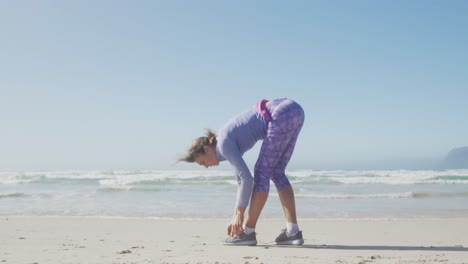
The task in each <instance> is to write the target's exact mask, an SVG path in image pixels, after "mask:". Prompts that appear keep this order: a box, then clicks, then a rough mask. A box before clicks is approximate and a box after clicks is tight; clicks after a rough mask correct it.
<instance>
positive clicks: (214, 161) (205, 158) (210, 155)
mask: <svg viewBox="0 0 468 264" xmlns="http://www.w3.org/2000/svg"><path fill="white" fill-rule="evenodd" d="M204 148H205V154H200V155H198V156H197V157H196V158H195V162H196V163H197V164H198V165H200V166H204V167H205V168H208V167H211V166H218V165H219V161H218V158H217V157H216V151H215V149H214V147H212V146H205V147H204Z"/></svg>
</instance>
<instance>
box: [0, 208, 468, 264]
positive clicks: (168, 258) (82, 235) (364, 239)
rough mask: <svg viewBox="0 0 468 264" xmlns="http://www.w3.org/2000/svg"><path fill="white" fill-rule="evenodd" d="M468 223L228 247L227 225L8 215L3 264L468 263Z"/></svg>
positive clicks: (0, 251) (314, 234)
mask: <svg viewBox="0 0 468 264" xmlns="http://www.w3.org/2000/svg"><path fill="white" fill-rule="evenodd" d="M466 223H468V219H465V218H452V219H411V220H303V221H301V222H300V225H301V229H302V230H303V233H304V238H305V244H304V245H303V246H299V247H285V246H275V245H272V241H273V240H274V238H275V237H276V235H277V234H278V232H279V231H280V229H281V228H282V227H283V221H282V220H260V222H259V225H258V227H257V233H258V235H257V239H258V242H259V244H258V245H257V246H254V247H234V246H225V245H222V243H221V241H222V240H223V239H224V238H225V233H224V230H225V226H226V224H227V220H204V219H203V220H185V219H149V218H147V219H144V218H99V217H45V216H31V217H27V216H15V217H8V216H3V217H2V218H1V220H0V263H15V264H16V263H30V264H32V263H40V264H43V263H47V264H53V263H129V264H130V263H244V264H247V263H250V264H257V263H265V264H266V263H356V264H363V263H450V264H456V263H468V228H466Z"/></svg>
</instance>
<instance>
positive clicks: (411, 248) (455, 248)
mask: <svg viewBox="0 0 468 264" xmlns="http://www.w3.org/2000/svg"><path fill="white" fill-rule="evenodd" d="M257 247H264V248H270V247H278V248H284V247H287V248H310V249H336V250H401V251H461V252H468V248H465V247H463V246H453V247H446V246H442V247H434V246H429V247H417V246H365V245H361V246H359V245H356V246H345V245H307V244H305V245H301V246H293V245H291V246H286V245H274V244H273V245H268V244H258V245H257Z"/></svg>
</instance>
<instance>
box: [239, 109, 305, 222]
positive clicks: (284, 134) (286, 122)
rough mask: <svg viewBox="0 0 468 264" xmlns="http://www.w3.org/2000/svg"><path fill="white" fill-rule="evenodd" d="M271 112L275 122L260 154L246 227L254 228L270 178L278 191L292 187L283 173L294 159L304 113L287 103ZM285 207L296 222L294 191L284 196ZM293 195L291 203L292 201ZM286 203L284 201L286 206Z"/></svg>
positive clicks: (266, 194)
mask: <svg viewBox="0 0 468 264" xmlns="http://www.w3.org/2000/svg"><path fill="white" fill-rule="evenodd" d="M276 109H277V110H276V111H274V112H273V113H272V118H273V120H272V121H271V122H270V124H269V127H268V132H267V136H266V138H265V139H264V141H263V144H262V147H261V150H260V154H259V157H258V160H257V163H256V164H255V171H254V175H255V177H254V189H253V193H252V197H251V202H250V208H249V215H248V217H247V221H246V222H245V224H246V226H247V227H249V228H255V226H256V224H257V221H258V218H259V216H260V213H261V211H262V209H263V207H264V206H265V203H266V200H267V198H268V192H269V188H270V179H271V180H273V182H274V183H275V185H276V187H277V189H278V191H280V190H283V189H286V187H288V186H289V187H290V183H289V181H288V179H287V177H286V176H285V174H284V170H285V168H286V165H287V164H288V162H289V159H290V158H291V155H292V152H293V150H294V146H295V143H296V140H297V136H298V134H299V131H300V129H301V127H302V124H303V122H304V112H303V110H302V108H301V107H300V106H299V105H297V104H296V103H294V102H292V101H290V100H286V101H284V102H283V103H281V104H280V105H278V106H277V108H276ZM282 196H283V198H281V196H280V199H281V200H282V204H283V208H285V209H284V210H285V213H286V212H288V213H287V214H288V215H289V217H288V219H289V218H291V219H294V222H292V223H296V222H297V221H296V219H295V218H296V213H295V201H294V193H293V191H292V188H289V190H285V191H284V192H283V194H282ZM291 196H292V200H291ZM283 200H284V201H285V202H284V203H283Z"/></svg>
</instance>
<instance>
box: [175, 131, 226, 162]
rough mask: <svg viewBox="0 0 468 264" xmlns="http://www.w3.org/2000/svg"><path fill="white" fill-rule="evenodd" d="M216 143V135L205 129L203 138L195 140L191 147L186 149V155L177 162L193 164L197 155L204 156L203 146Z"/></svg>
mask: <svg viewBox="0 0 468 264" xmlns="http://www.w3.org/2000/svg"><path fill="white" fill-rule="evenodd" d="M216 142H217V140H216V134H215V133H214V132H213V131H211V129H207V130H206V133H205V136H204V137H199V138H196V139H195V140H194V141H193V143H192V146H190V148H188V149H187V152H186V154H185V155H184V156H183V157H181V158H179V160H178V161H185V162H195V158H196V157H198V155H201V154H205V146H214V145H216Z"/></svg>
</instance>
